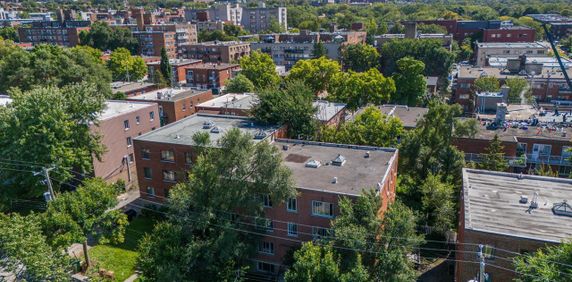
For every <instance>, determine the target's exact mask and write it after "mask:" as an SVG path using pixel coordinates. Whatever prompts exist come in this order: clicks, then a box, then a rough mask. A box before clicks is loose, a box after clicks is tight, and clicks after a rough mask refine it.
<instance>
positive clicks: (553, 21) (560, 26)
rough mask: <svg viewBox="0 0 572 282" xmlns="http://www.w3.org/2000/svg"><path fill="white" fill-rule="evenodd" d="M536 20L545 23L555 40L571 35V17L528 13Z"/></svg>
mask: <svg viewBox="0 0 572 282" xmlns="http://www.w3.org/2000/svg"><path fill="white" fill-rule="evenodd" d="M526 16H528V17H531V18H533V19H535V20H537V21H540V22H543V23H547V24H548V26H549V28H550V32H551V33H552V36H553V37H554V39H555V40H561V39H564V38H567V37H569V36H572V18H570V17H565V16H562V15H559V14H528V15H526Z"/></svg>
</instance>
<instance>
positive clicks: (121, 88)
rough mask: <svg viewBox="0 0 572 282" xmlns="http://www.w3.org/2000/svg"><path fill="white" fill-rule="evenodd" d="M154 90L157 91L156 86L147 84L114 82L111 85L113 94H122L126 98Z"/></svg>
mask: <svg viewBox="0 0 572 282" xmlns="http://www.w3.org/2000/svg"><path fill="white" fill-rule="evenodd" d="M155 89H157V85H156V84H155V83H149V82H127V81H116V82H112V83H111V92H112V93H113V94H117V93H123V94H125V96H127V97H130V96H135V95H138V94H143V93H146V92H149V91H153V90H155Z"/></svg>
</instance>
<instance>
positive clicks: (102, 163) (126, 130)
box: [91, 101, 160, 186]
mask: <svg viewBox="0 0 572 282" xmlns="http://www.w3.org/2000/svg"><path fill="white" fill-rule="evenodd" d="M158 112H159V109H158V107H157V104H155V103H146V102H134V101H107V102H105V109H104V110H103V112H102V113H100V115H99V117H98V123H97V124H96V125H92V126H91V130H92V132H94V133H96V134H98V135H100V136H101V144H103V145H104V146H105V153H104V154H103V156H102V157H101V159H100V160H98V159H97V158H94V159H93V175H94V176H96V177H101V178H103V179H104V180H105V181H108V182H110V183H114V182H116V181H118V180H123V181H125V183H126V184H127V185H129V186H130V185H132V184H134V183H136V180H137V175H136V173H137V172H136V170H135V163H134V162H135V156H134V151H133V140H134V139H135V137H137V136H139V135H142V134H145V133H147V132H149V131H152V130H154V129H156V128H159V126H160V125H159V119H158V118H155V115H156V114H157V113H158Z"/></svg>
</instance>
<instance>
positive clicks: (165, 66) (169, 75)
mask: <svg viewBox="0 0 572 282" xmlns="http://www.w3.org/2000/svg"><path fill="white" fill-rule="evenodd" d="M159 71H160V72H161V74H162V75H163V78H164V79H165V81H166V82H167V84H168V85H169V86H172V85H173V68H172V67H171V63H170V61H169V56H168V55H167V50H165V47H163V48H161V62H160V65H159Z"/></svg>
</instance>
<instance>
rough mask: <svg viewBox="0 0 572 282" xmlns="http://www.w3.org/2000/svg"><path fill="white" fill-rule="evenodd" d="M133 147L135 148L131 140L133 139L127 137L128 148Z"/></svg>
mask: <svg viewBox="0 0 572 282" xmlns="http://www.w3.org/2000/svg"><path fill="white" fill-rule="evenodd" d="M131 146H133V140H131V137H127V147H131Z"/></svg>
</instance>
